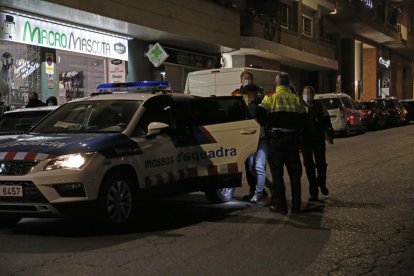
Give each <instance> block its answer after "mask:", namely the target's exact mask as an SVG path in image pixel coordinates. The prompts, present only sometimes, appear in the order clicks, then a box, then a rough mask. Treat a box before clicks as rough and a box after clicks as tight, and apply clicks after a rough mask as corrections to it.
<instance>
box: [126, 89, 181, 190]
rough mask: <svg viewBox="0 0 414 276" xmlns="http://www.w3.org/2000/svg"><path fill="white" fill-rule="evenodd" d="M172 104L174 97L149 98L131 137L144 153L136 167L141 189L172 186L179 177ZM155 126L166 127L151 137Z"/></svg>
mask: <svg viewBox="0 0 414 276" xmlns="http://www.w3.org/2000/svg"><path fill="white" fill-rule="evenodd" d="M171 104H172V100H171V97H169V96H167V95H159V96H154V97H152V98H150V99H148V100H147V101H146V102H145V103H144V104H143V105H144V107H145V111H144V113H143V115H142V117H141V119H140V120H139V122H138V124H137V126H136V128H135V130H134V132H133V134H132V137H131V138H132V139H133V140H135V141H136V142H137V143H138V146H139V148H140V149H141V150H142V155H141V156H140V158H139V160H137V163H138V164H136V165H137V167H138V170H137V171H138V174H139V180H140V183H139V186H140V188H141V189H151V188H162V187H164V188H168V187H169V186H170V185H169V184H171V183H173V182H175V180H176V179H179V178H180V166H177V163H176V154H177V149H176V147H175V145H174V143H173V142H172V138H171V134H170V132H171V125H172V119H171V107H172V106H171ZM151 123H152V124H151ZM154 123H156V124H158V125H160V124H165V125H164V126H165V128H162V129H159V132H158V133H155V134H149V132H150V130H149V129H150V128H151V127H152V126H153V125H154Z"/></svg>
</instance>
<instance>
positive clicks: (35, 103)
mask: <svg viewBox="0 0 414 276" xmlns="http://www.w3.org/2000/svg"><path fill="white" fill-rule="evenodd" d="M39 106H46V104H45V103H44V102H42V101H41V100H39V99H36V100H29V103H28V104H27V105H26V107H39Z"/></svg>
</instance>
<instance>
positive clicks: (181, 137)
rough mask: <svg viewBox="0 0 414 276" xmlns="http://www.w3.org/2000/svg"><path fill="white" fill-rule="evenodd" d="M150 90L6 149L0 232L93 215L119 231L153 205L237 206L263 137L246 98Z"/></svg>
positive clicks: (57, 120)
mask: <svg viewBox="0 0 414 276" xmlns="http://www.w3.org/2000/svg"><path fill="white" fill-rule="evenodd" d="M141 88H142V87H141ZM153 90H154V87H153V86H152V87H151V91H150V92H148V91H145V92H135V93H133V92H128V93H126V92H127V91H125V93H113V94H107V93H103V94H102V95H95V96H93V97H89V98H84V99H80V100H75V101H72V102H68V103H66V104H64V105H62V106H61V107H60V108H58V109H57V110H55V111H54V112H52V113H51V114H50V115H48V116H47V117H46V118H45V119H44V120H42V121H41V122H40V123H39V124H37V125H36V126H35V127H34V128H32V129H31V131H30V132H28V133H27V134H25V135H20V136H19V137H18V138H16V139H7V141H5V142H0V224H1V223H2V222H3V223H4V222H6V223H9V224H13V223H17V222H18V221H19V220H20V218H22V217H28V216H29V217H45V216H57V217H66V216H74V217H78V216H84V215H88V216H91V217H95V218H99V219H101V220H102V221H103V222H105V223H106V224H110V225H115V226H123V225H125V224H128V223H129V222H132V221H133V220H134V219H135V216H134V215H135V214H136V213H137V211H138V209H137V208H138V207H139V205H138V203H140V202H143V201H144V200H147V199H149V198H152V197H154V196H155V197H158V196H165V195H174V194H182V193H188V192H193V191H203V192H205V194H206V197H207V199H208V200H210V201H211V202H213V203H224V202H227V201H229V200H231V198H232V196H233V191H234V188H235V187H239V186H241V184H242V171H243V168H244V163H245V161H246V160H247V158H248V157H249V156H250V155H251V154H252V153H254V152H255V151H256V148H257V142H258V139H259V133H260V126H259V124H257V122H256V121H255V120H254V119H252V118H251V117H250V115H249V112H248V110H247V106H246V104H245V102H244V101H243V98H242V97H231V96H228V97H205V98H204V97H195V96H190V95H183V94H173V93H157V92H154V91H153Z"/></svg>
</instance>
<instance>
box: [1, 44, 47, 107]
mask: <svg viewBox="0 0 414 276" xmlns="http://www.w3.org/2000/svg"><path fill="white" fill-rule="evenodd" d="M0 57H1V64H0V65H1V69H0V97H1V99H0V102H3V103H4V104H5V105H10V107H11V109H16V108H21V107H24V106H25V105H26V104H27V101H28V100H27V92H28V91H36V92H37V93H38V94H39V98H40V99H42V95H41V66H40V65H41V58H40V47H37V46H32V45H26V44H19V43H14V42H10V41H0Z"/></svg>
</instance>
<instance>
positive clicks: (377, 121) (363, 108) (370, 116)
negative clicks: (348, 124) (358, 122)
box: [359, 100, 389, 130]
mask: <svg viewBox="0 0 414 276" xmlns="http://www.w3.org/2000/svg"><path fill="white" fill-rule="evenodd" d="M359 107H360V112H361V115H362V116H363V121H364V122H365V124H366V126H367V129H370V130H374V129H383V128H385V127H386V126H387V123H388V116H389V114H388V112H387V111H386V110H384V109H383V108H381V105H380V103H378V101H377V100H371V101H369V102H361V103H359Z"/></svg>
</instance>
